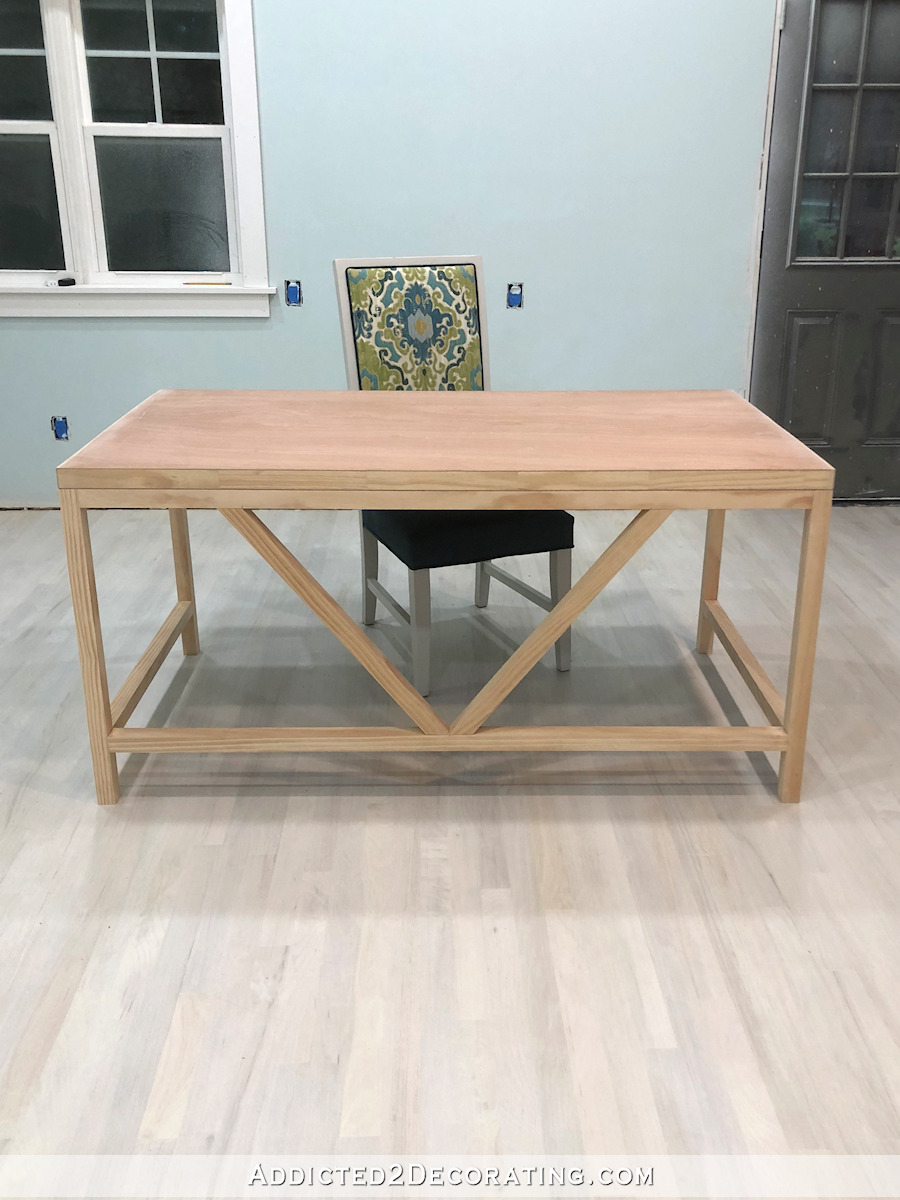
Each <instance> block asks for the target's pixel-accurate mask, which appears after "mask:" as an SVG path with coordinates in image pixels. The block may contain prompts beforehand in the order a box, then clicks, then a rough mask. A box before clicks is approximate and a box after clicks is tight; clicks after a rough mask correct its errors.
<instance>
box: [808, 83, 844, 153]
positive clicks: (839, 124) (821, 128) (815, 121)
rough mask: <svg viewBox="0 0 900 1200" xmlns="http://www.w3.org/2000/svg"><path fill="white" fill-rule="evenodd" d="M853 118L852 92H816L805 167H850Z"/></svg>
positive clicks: (813, 97)
mask: <svg viewBox="0 0 900 1200" xmlns="http://www.w3.org/2000/svg"><path fill="white" fill-rule="evenodd" d="M852 118H853V94H852V92H813V94H812V106H811V108H810V114H809V132H808V134H807V141H806V166H805V167H804V170H805V171H846V170H847V157H848V154H849V151H850V123H851V121H852Z"/></svg>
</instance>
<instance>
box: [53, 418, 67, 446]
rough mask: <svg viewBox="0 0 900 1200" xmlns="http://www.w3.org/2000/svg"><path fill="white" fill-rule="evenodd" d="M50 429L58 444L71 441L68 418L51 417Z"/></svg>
mask: <svg viewBox="0 0 900 1200" xmlns="http://www.w3.org/2000/svg"><path fill="white" fill-rule="evenodd" d="M50 428H51V429H52V430H53V436H54V437H55V438H56V440H57V441H58V442H67V441H68V440H69V418H68V417H51V418H50Z"/></svg>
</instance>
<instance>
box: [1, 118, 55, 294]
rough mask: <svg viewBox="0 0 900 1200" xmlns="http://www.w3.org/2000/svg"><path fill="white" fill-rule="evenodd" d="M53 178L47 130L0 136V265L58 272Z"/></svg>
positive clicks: (10, 268)
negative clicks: (41, 132) (43, 132)
mask: <svg viewBox="0 0 900 1200" xmlns="http://www.w3.org/2000/svg"><path fill="white" fill-rule="evenodd" d="M65 265H66V261H65V255H64V253H63V243H62V231H61V229H60V224H59V207H58V205H57V200H56V180H55V179H54V176H53V160H52V158H51V156H50V138H49V137H48V136H47V135H46V134H34V135H31V134H13V135H4V136H3V137H0V270H4V271H62V270H63V269H64V268H65Z"/></svg>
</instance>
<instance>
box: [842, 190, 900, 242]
mask: <svg viewBox="0 0 900 1200" xmlns="http://www.w3.org/2000/svg"><path fill="white" fill-rule="evenodd" d="M893 195H894V181H893V180H892V179H854V180H853V183H852V184H851V186H850V213H849V216H848V219H847V235H846V239H845V241H844V257H845V258H883V257H884V256H885V255H886V254H887V246H886V242H887V233H888V222H889V220H890V215H891V200H892V199H893Z"/></svg>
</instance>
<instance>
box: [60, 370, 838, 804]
mask: <svg viewBox="0 0 900 1200" xmlns="http://www.w3.org/2000/svg"><path fill="white" fill-rule="evenodd" d="M57 477H58V482H59V488H60V502H61V507H62V515H63V525H64V528H65V537H66V552H67V555H68V562H69V577H70V580H71V585H72V600H73V604H74V608H75V624H76V628H77V631H78V649H79V653H80V656H81V668H82V677H83V681H84V693H85V700H86V703H87V718H88V732H89V735H90V744H91V755H92V759H93V765H94V777H95V780H96V785H97V799H98V802H99V803H100V804H115V803H116V801H117V800H118V798H119V781H118V772H117V768H116V755H117V754H121V753H127V752H137V753H148V752H155V753H178V752H185V753H196V752H209V753H216V754H219V753H223V752H227V751H236V752H241V753H246V752H248V751H261V752H262V751H270V752H284V751H295V750H296V751H299V750H307V751H309V750H314V751H327V750H341V751H351V750H364V751H372V750H391V751H396V750H495V751H496V750H515V751H523V750H644V751H652V750H668V751H671V750H717V751H722V750H734V751H754V750H769V751H779V752H780V754H781V769H780V772H779V783H778V793H779V796H780V798H781V799H782V800H783V801H796V800H798V799H799V797H800V782H801V776H802V771H803V755H804V747H805V743H806V727H807V719H808V716H809V701H810V689H811V685H812V674H813V658H814V655H815V644H816V631H817V627H818V619H819V601H820V597H821V592H822V577H823V572H824V567H825V549H826V543H827V539H828V521H829V515H830V512H831V493H832V487H833V478H834V472H833V470H832V468H831V467H829V466H828V464H827V463H825V462H824V461H823V460H822V459H821V458H819V457H818V455H816V454H814V453H813V452H812V451H811V450H809V449H808V448H807V447H806V446H804V445H802V444H801V443H800V442H798V441H797V440H796V439H795V438H794V437H792V436H791V435H790V434H789V433H786V432H785V431H784V430H783V429H781V428H779V426H777V425H775V424H774V423H773V422H772V421H770V420H769V419H768V417H765V416H764V415H763V414H762V413H761V412H759V411H758V410H756V409H754V408H752V407H751V406H750V405H749V404H748V403H747V402H746V401H745V400H742V399H741V398H740V397H739V396H737V395H736V394H735V393H734V392H724V391H721V392H720V391H709V392H483V393H482V392H462V393H461V392H412V393H410V392H391V393H381V392H363V393H360V392H276V391H266V392H237V391H228V392H217V391H162V392H157V393H156V394H155V395H153V396H151V397H150V398H149V399H148V400H145V401H144V403H143V404H140V405H138V407H137V408H135V409H133V410H132V411H131V412H130V413H128V414H126V416H124V417H122V418H121V420H119V421H116V423H115V424H114V425H112V426H110V428H109V429H107V430H106V431H105V432H104V433H102V434H100V436H99V437H97V438H95V439H94V440H93V441H92V442H91V443H89V445H87V446H85V447H84V449H82V450H79V451H78V452H77V453H76V454H74V455H73V456H72V457H71V458H69V459H67V461H66V462H64V463H63V464H62V465H61V466H60V467H59V468H58V471H57ZM92 508H160V509H168V510H169V519H170V523H171V529H172V544H173V548H174V556H175V580H176V586H177V595H178V602H177V603H176V605H175V607H174V608H173V609H172V611H171V613H170V614H169V616H168V617H167V618H166V620H165V621H164V622H163V624H162V626H161V627H160V630H159V632H158V633H157V634H156V636H155V637H154V638H153V640H152V641H151V642H150V645H149V646H148V647H147V649H146V650H145V652H144V654H143V655H142V656H141V658H140V659H139V660H138V663H137V665H136V666H135V668H134V670H133V671H132V672H131V674H130V675H129V676H128V678H127V680H126V681H125V683H124V684H123V685H122V687H121V688H120V690H119V692H118V693H117V694H116V696H115V697H114V698H113V699H112V700H110V698H109V688H108V684H107V677H106V666H105V663H104V657H103V642H102V637H101V632H100V618H99V612H98V608H97V592H96V587H95V584H94V567H93V560H92V556H91V541H90V530H89V525H88V510H89V509H92ZM190 508H216V509H218V510H219V511H220V512H221V514H222V516H223V517H224V518H225V520H226V521H228V522H230V524H231V525H233V526H234V528H235V529H237V530H238V532H239V533H241V534H242V535H243V536H244V537H245V538H246V539H247V541H248V542H249V543H250V545H251V546H253V547H254V549H255V550H257V551H258V553H259V554H260V555H261V556H262V557H263V558H264V559H265V560H266V562H268V563H269V565H270V566H271V567H272V568H273V570H275V571H276V572H277V573H278V574H279V575H280V576H281V578H282V579H283V580H284V581H285V583H287V584H288V586H289V587H291V588H293V590H294V591H295V592H296V593H297V595H298V596H299V597H300V598H301V599H302V600H304V601H305V602H306V603H307V604H308V605H309V607H310V608H311V609H312V610H313V612H315V613H316V615H317V616H319V617H320V618H321V619H322V621H324V623H325V624H326V625H327V626H328V628H329V629H330V630H331V631H332V633H334V635H335V636H336V637H337V638H338V639H339V641H341V642H342V643H343V644H344V646H346V647H347V649H348V650H349V651H350V652H351V654H353V655H354V656H355V657H356V659H357V660H358V661H359V662H360V663H361V664H362V666H363V667H365V669H366V670H367V671H368V672H369V673H370V674H371V675H372V676H373V677H374V678H375V679H376V680H377V681H378V683H379V684H380V685H381V686H382V687H383V688H384V690H385V691H386V692H387V693H388V694H389V695H390V696H391V697H392V698H393V699H394V700H395V701H396V702H397V704H398V705H399V706H400V708H402V709H403V711H404V712H405V713H406V715H407V716H408V717H409V718H410V720H411V721H412V723H413V724H412V727H408V728H400V727H398V728H382V727H376V728H320V729H314V728H299V729H293V728H252V729H247V728H242V729H199V728H197V729H193V728H185V729H172V728H153V729H150V728H144V729H137V728H131V727H129V726H128V724H127V722H128V718H129V717H130V716H131V714H132V713H133V712H134V709H135V707H136V706H137V704H138V701H139V700H140V698H141V696H142V695H143V694H144V692H145V691H146V689H147V687H148V685H149V683H150V681H151V680H152V678H153V676H154V675H155V674H156V672H157V670H158V669H159V667H160V665H161V663H162V662H163V660H164V659H165V657H166V655H167V654H168V652H169V651H170V650H171V648H172V647H173V645H174V644H175V642H176V641H177V639H178V637H179V635H180V636H181V639H182V647H183V650H184V653H185V654H197V653H198V651H199V638H198V634H197V614H196V610H195V602H194V584H193V574H192V568H191V552H190V542H189V540H188V525H187V514H186V510H187V509H190ZM278 508H288V509H361V508H411V509H423V508H449V509H453V508H478V509H485V508H506V509H510V508H525V509H529V508H530V509H534V508H568V509H624V510H631V509H634V510H637V514H638V515H637V516H636V517H635V518H634V519H633V520H632V521H631V523H630V524H629V525H628V526H627V527H626V528H625V529H624V530H623V532H622V533H621V534H620V535H619V536H618V537H617V538H616V539H615V541H614V542H613V543H612V544H611V545H610V547H609V548H608V549H607V550H606V551H605V552H604V553H603V554H601V555H600V557H599V558H598V559H597V561H596V562H595V563H594V565H593V566H592V567H591V568H590V569H589V570H588V571H586V572H585V574H584V575H582V577H581V578H580V579H579V580H578V581H577V583H575V585H574V586H573V588H572V590H571V591H570V592H568V593H567V594H566V595H565V596H564V597H563V599H562V600H561V601H560V602H559V603H558V604H557V605H556V607H555V608H554V609H553V610H552V611H551V612H550V613H549V614H548V615H547V616H546V617H545V618H544V619H543V620H542V621H541V622H540V624H539V625H538V626H537V628H536V629H535V630H534V632H533V633H532V634H530V635H529V637H527V638H526V639H525V641H524V642H523V643H522V645H521V646H520V647H519V648H518V649H517V650H516V651H515V653H513V654H512V655H511V657H510V658H509V659H508V660H507V661H506V662H505V663H504V664H503V666H502V667H501V668H500V669H499V670H498V671H497V673H496V674H495V675H494V676H493V678H492V679H491V680H490V681H489V682H488V683H487V684H486V685H485V686H484V687H483V688H482V689H481V691H479V692H478V694H477V695H476V696H475V697H474V699H473V700H472V701H471V702H470V703H469V704H468V705H467V706H466V707H465V708H464V709H463V711H462V712H461V713H460V714H459V716H458V717H457V718H456V720H455V721H453V723H452V724H450V725H449V726H448V725H447V724H446V723H445V722H444V721H443V720H442V719H441V717H440V716H438V714H437V713H436V712H435V710H434V709H433V708H432V706H431V705H430V704H429V703H428V702H427V701H426V700H425V699H423V698H422V696H420V695H419V693H418V692H417V691H415V689H414V688H413V687H412V684H410V683H409V682H408V681H407V679H406V678H405V677H404V676H403V675H402V674H401V673H400V671H398V670H397V668H396V667H395V666H394V665H393V664H392V663H391V662H390V660H389V659H388V658H386V657H385V655H384V654H382V653H381V651H380V650H379V649H378V648H377V647H376V646H375V645H374V644H373V643H372V642H371V641H370V640H369V638H368V637H367V636H366V634H365V633H364V632H363V630H362V628H361V627H360V626H359V625H358V624H357V623H356V622H355V621H353V620H352V619H351V618H350V617H349V616H348V615H347V614H346V612H344V610H343V609H342V608H341V607H340V606H339V605H338V604H337V603H336V601H335V600H334V599H332V597H331V596H330V595H329V594H328V593H327V592H326V591H325V590H324V588H322V587H321V585H320V584H319V583H318V582H317V581H316V580H315V579H314V578H313V577H312V576H311V575H310V574H309V572H308V571H307V570H306V569H305V568H304V567H303V566H302V565H301V564H300V563H299V562H298V561H297V560H296V559H295V558H294V556H293V555H292V554H291V553H290V552H289V551H288V550H287V548H286V547H285V546H284V545H283V544H282V543H281V542H280V541H279V540H278V538H276V537H275V535H274V534H273V533H272V532H271V531H270V530H269V529H268V528H267V527H266V525H264V524H263V522H262V521H261V520H260V519H259V517H257V516H256V514H255V512H254V511H253V510H254V509H278ZM729 508H801V509H804V510H805V513H804V523H803V542H802V548H801V555H800V573H799V580H798V588H797V599H796V606H795V613H794V627H793V640H792V644H791V657H790V668H789V674H788V683H787V695H786V697H784V698H782V697H781V696H780V695H779V693H778V691H777V689H776V688H775V686H774V685H773V683H772V681H771V680H770V679H769V677H768V676H767V674H766V672H765V671H764V670H763V668H762V666H761V665H760V663H759V661H758V660H757V658H756V657H755V656H754V655H753V653H752V652H751V650H750V649H749V647H748V646H747V644H746V643H745V642H744V640H743V639H742V637H741V635H740V634H739V633H738V631H737V629H736V628H735V627H734V625H733V624H732V622H731V620H730V619H729V618H728V616H727V614H726V613H725V612H724V610H723V609H722V607H721V605H720V604H719V603H718V600H717V596H718V583H719V564H720V560H721V554H722V538H723V532H724V525H725V511H726V510H727V509H729ZM675 509H706V510H708V513H709V515H708V518H707V526H706V552H705V556H704V563H703V576H702V580H701V582H700V616H699V627H698V633H697V648H698V650H699V651H700V652H701V653H703V654H708V653H709V652H710V650H711V649H712V644H713V639H714V637H718V638H719V640H720V641H721V642H722V645H723V646H724V647H725V649H726V650H727V652H728V654H729V655H730V657H731V659H732V660H733V662H734V664H735V666H736V667H737V669H738V671H739V672H740V673H741V675H742V676H743V678H744V680H745V682H746V683H747V685H748V687H749V689H750V691H751V692H752V693H753V695H754V697H755V698H756V700H757V702H758V703H759V706H760V708H761V709H762V711H763V713H764V715H765V718H766V724H761V725H758V726H665V727H657V726H650V727H642V726H579V727H553V726H536V727H523V728H511V727H507V728H501V727H485V721H486V720H487V718H488V717H489V716H490V715H491V713H493V712H494V710H495V709H496V708H497V707H498V705H499V704H500V703H501V702H502V701H503V699H504V698H505V697H506V696H507V695H508V694H509V693H510V692H511V691H512V689H513V688H514V687H515V686H516V684H518V683H519V681H520V680H521V679H522V678H523V676H524V675H525V674H526V673H527V672H528V671H529V670H530V669H531V668H532V667H533V666H534V664H535V663H536V662H537V661H538V659H539V658H540V657H541V656H542V655H543V653H544V652H545V651H546V650H548V649H549V648H550V647H551V646H552V645H553V643H554V642H555V641H556V639H557V638H558V637H559V635H560V634H561V633H562V632H563V630H565V629H567V628H568V627H569V626H570V625H571V624H572V622H573V621H574V619H575V618H576V617H577V616H578V614H579V613H580V612H582V611H583V610H584V609H585V608H586V607H587V605H588V604H590V602H591V601H592V600H593V599H594V597H595V596H596V595H597V594H598V593H599V592H600V591H601V590H602V589H603V588H604V587H605V586H606V584H608V583H609V581H610V580H611V579H612V578H613V577H614V576H615V575H616V573H617V572H618V571H619V570H620V569H621V568H622V567H623V566H624V565H625V563H627V562H628V560H629V559H630V558H631V557H632V555H634V554H635V553H636V551H637V550H639V549H640V547H641V546H642V545H643V544H644V542H646V541H647V539H648V538H649V537H650V536H651V535H652V534H653V533H654V532H655V531H656V530H657V529H658V528H659V527H660V525H662V523H663V522H664V521H665V520H666V518H667V517H668V516H669V515H670V513H671V512H672V511H673V510H675ZM575 669H576V670H577V663H576V664H575Z"/></svg>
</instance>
